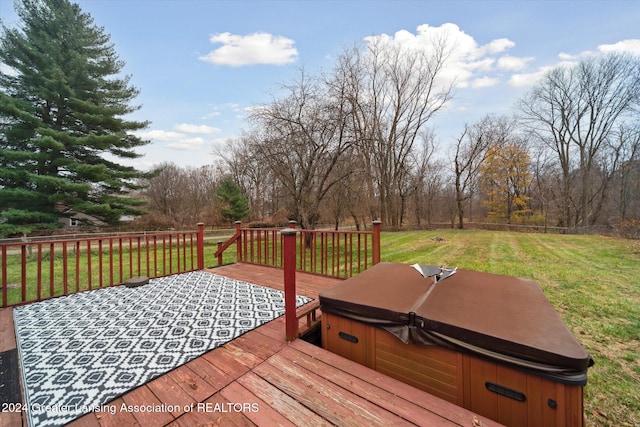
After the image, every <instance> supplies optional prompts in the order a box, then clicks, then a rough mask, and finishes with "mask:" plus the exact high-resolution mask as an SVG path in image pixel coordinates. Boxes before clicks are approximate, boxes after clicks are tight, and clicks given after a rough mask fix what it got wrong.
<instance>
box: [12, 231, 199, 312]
mask: <svg viewBox="0 0 640 427" xmlns="http://www.w3.org/2000/svg"><path fill="white" fill-rule="evenodd" d="M0 258H1V261H0V262H1V265H0V271H1V273H0V274H1V278H0V284H1V285H2V307H7V306H10V305H20V304H24V303H27V302H32V301H40V300H44V299H48V298H52V297H55V296H59V295H68V294H72V293H75V292H79V291H82V290H89V289H96V288H103V287H108V286H113V285H118V284H122V283H124V282H125V280H127V279H129V278H131V277H135V276H147V277H149V278H153V277H162V276H167V275H170V274H175V273H184V272H187V271H193V270H202V269H204V224H198V229H197V230H196V231H179V232H163V233H147V234H143V235H141V234H136V235H121V236H102V237H95V238H69V239H58V240H50V241H35V240H32V241H29V240H27V239H24V240H23V241H21V242H12V243H2V244H0Z"/></svg>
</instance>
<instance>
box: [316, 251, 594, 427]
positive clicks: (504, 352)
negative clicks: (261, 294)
mask: <svg viewBox="0 0 640 427" xmlns="http://www.w3.org/2000/svg"><path fill="white" fill-rule="evenodd" d="M425 267H426V268H425ZM422 271H423V272H422V274H421V273H420V272H419V271H418V270H417V269H415V268H414V267H412V266H409V265H406V264H395V263H380V264H377V265H376V266H374V267H372V268H370V269H369V270H366V271H364V272H363V273H360V274H359V275H357V276H354V277H352V278H351V279H348V280H345V281H344V282H343V283H340V284H339V285H337V286H335V287H334V288H331V289H327V290H325V291H322V292H321V293H320V308H321V309H322V312H323V314H322V346H323V347H324V348H325V349H327V350H330V351H332V352H334V353H336V354H339V355H341V356H343V357H345V358H348V359H351V360H353V361H356V362H358V363H361V364H363V365H365V366H368V367H370V368H373V369H375V370H377V371H379V372H381V373H384V374H386V375H389V376H391V377H393V378H396V379H399V380H401V381H404V382H406V383H408V384H410V385H412V386H414V387H416V388H419V389H422V390H424V391H427V392H429V393H431V394H433V395H436V396H438V397H441V398H443V399H445V400H448V401H450V402H452V403H455V404H457V405H459V406H462V407H464V408H467V409H470V410H471V411H473V412H476V413H478V414H480V415H484V416H486V417H488V418H491V419H494V420H496V421H498V422H500V423H502V424H505V425H508V426H518V427H520V426H531V427H535V426H582V425H583V387H584V385H585V384H586V381H587V369H588V367H589V366H590V365H591V364H592V360H591V358H590V357H589V355H588V354H587V353H586V352H585V351H584V349H583V348H582V346H581V345H580V343H579V342H578V341H577V340H576V339H575V337H574V336H573V335H572V334H571V332H570V331H569V330H568V329H567V327H566V325H565V324H564V322H563V321H562V319H561V318H560V317H559V315H558V314H557V312H556V311H555V309H554V308H553V306H552V305H551V304H550V303H549V301H548V300H547V298H546V297H545V296H544V294H543V293H542V291H541V290H540V288H539V287H538V285H537V284H536V283H535V282H532V281H530V280H525V279H520V278H515V277H510V276H502V275H495V274H488V273H480V272H475V271H469V270H457V271H456V272H455V274H452V275H450V276H449V277H447V278H446V279H441V280H438V278H439V277H441V276H440V274H439V273H437V274H431V273H433V272H436V271H439V270H438V269H433V268H430V267H427V266H423V269H422Z"/></svg>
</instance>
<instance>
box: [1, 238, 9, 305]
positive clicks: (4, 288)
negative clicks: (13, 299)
mask: <svg viewBox="0 0 640 427" xmlns="http://www.w3.org/2000/svg"><path fill="white" fill-rule="evenodd" d="M8 290H9V277H8V276H7V247H6V246H2V306H3V307H6V306H7V304H8V303H9V301H8V298H9V297H8V294H7V291H8Z"/></svg>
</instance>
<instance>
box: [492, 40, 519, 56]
mask: <svg viewBox="0 0 640 427" xmlns="http://www.w3.org/2000/svg"><path fill="white" fill-rule="evenodd" d="M515 45H516V44H515V43H514V42H512V41H511V40H509V39H505V38H502V39H496V40H492V41H491V42H489V44H487V45H485V46H484V49H486V50H487V52H488V53H490V54H496V53H501V52H504V51H505V50H507V49H511V48H512V47H514V46H515Z"/></svg>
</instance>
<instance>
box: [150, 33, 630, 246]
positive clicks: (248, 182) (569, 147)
mask: <svg viewBox="0 0 640 427" xmlns="http://www.w3.org/2000/svg"><path fill="white" fill-rule="evenodd" d="M446 49H447V47H446V44H445V43H444V41H442V40H440V41H438V43H436V44H434V47H433V49H432V50H431V51H430V52H427V53H425V52H423V53H421V54H420V55H409V54H408V53H409V52H407V51H405V50H403V49H402V48H399V47H398V46H395V45H384V44H374V45H369V46H366V47H364V48H358V49H355V48H354V49H351V50H347V51H345V52H344V53H343V54H342V55H341V56H340V57H339V58H338V59H337V61H336V66H335V67H334V68H333V70H331V72H328V73H323V74H320V75H316V76H311V75H309V74H308V73H307V72H306V71H305V70H302V71H301V72H300V75H299V77H298V78H297V79H295V80H294V81H292V82H290V83H288V84H285V85H282V88H281V89H282V91H281V93H282V95H280V96H278V97H274V98H273V100H272V101H271V102H269V103H267V104H265V105H262V106H260V107H258V108H255V109H254V110H253V112H252V113H251V115H250V118H249V121H248V128H247V129H246V130H245V132H244V133H243V135H242V136H240V137H239V138H236V139H233V140H230V141H229V142H228V143H227V145H226V146H225V147H224V148H223V149H220V150H218V155H219V158H221V159H222V161H221V162H219V163H218V164H217V166H216V170H217V174H218V175H219V176H225V177H229V178H231V179H232V180H233V181H234V182H235V183H236V184H237V185H238V187H239V188H240V189H241V191H242V193H243V194H244V195H246V197H247V199H248V205H249V208H250V212H249V213H248V215H247V216H246V217H245V219H246V220H247V221H250V222H251V221H254V222H259V223H265V222H266V223H268V221H269V220H270V219H271V218H276V217H277V218H280V219H281V218H282V217H283V212H284V215H285V216H286V217H288V218H291V219H294V220H296V221H297V222H298V223H299V224H300V225H301V226H302V227H308V228H314V227H316V226H317V225H318V224H320V223H322V224H333V225H335V226H336V227H337V226H338V225H339V224H343V223H345V222H348V223H350V224H354V225H355V226H356V227H358V228H361V227H364V226H366V225H367V224H369V223H370V222H371V221H372V220H373V219H380V220H382V222H383V224H384V226H385V227H386V228H387V229H394V228H399V227H403V226H411V227H428V226H430V225H431V224H435V223H437V224H439V225H441V224H442V223H447V224H450V225H451V226H454V227H458V228H464V226H465V223H466V222H469V221H483V222H491V223H498V224H523V225H538V226H548V227H565V228H567V229H574V230H576V229H578V230H587V229H588V228H589V227H591V226H599V225H606V226H611V227H615V226H620V227H622V228H624V227H627V228H628V226H629V225H632V227H631V228H632V229H633V230H635V231H634V233H637V231H638V230H639V229H640V225H639V224H640V120H638V117H639V115H638V112H639V111H638V107H639V106H640V61H639V60H638V58H637V57H633V56H629V55H625V54H607V55H601V56H592V57H588V58H586V59H583V60H582V61H580V62H578V63H576V64H574V65H563V66H559V67H557V68H555V69H553V70H551V71H549V72H548V73H547V74H546V75H545V76H544V77H543V78H542V79H541V80H540V81H539V82H538V83H537V84H536V85H535V86H534V87H533V88H532V89H531V90H530V91H529V92H528V93H527V94H526V95H525V96H524V97H523V98H522V99H521V100H519V102H518V104H517V105H516V107H515V108H514V112H513V114H512V115H511V116H497V115H492V114H487V115H486V116H485V117H484V118H482V119H481V120H479V121H477V122H475V123H468V124H466V125H465V126H464V128H463V129H461V130H460V133H459V135H458V137H457V138H456V139H455V140H454V141H438V140H437V138H436V136H435V135H434V133H433V132H432V131H431V129H430V127H429V120H430V119H431V118H432V117H433V115H434V114H436V113H438V112H439V111H440V110H441V109H442V107H443V105H444V104H445V103H446V102H447V101H448V100H449V99H450V97H451V88H450V87H447V86H442V85H439V84H438V83H437V81H438V78H439V74H438V73H439V72H440V70H441V69H442V67H443V65H444V61H445V60H446V56H447V55H446ZM201 179H206V178H205V176H204V175H202V176H201ZM151 182H152V183H153V182H154V180H152V181H151ZM151 188H153V186H152V187H150V189H151ZM181 188H183V189H184V188H186V186H185V185H183V186H181ZM147 194H150V193H149V192H147ZM165 195H166V194H165ZM183 205H184V204H183ZM152 206H153V204H152V205H150V207H152ZM193 206H194V207H195V206H197V205H196V204H194V205H193ZM205 211H206V209H205ZM213 211H215V210H213ZM213 211H211V210H210V212H213ZM193 214H195V213H189V216H190V215H193ZM220 219H222V218H221V217H220V216H218V217H216V218H212V220H213V221H217V220H220ZM280 222H281V221H280Z"/></svg>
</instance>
